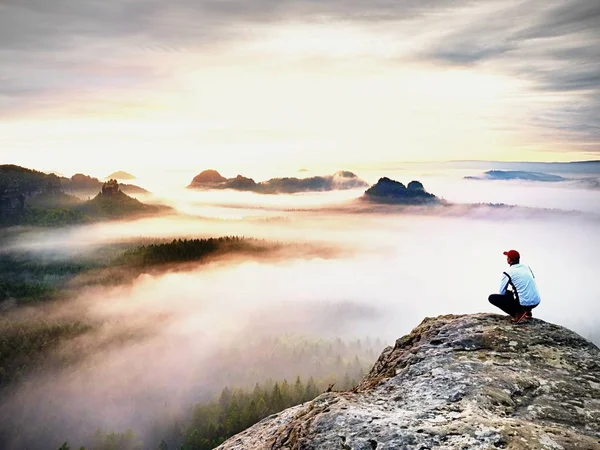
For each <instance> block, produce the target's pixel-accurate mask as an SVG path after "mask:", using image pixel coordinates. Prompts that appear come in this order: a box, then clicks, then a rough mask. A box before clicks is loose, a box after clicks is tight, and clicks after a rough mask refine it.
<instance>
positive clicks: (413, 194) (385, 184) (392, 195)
mask: <svg viewBox="0 0 600 450" xmlns="http://www.w3.org/2000/svg"><path fill="white" fill-rule="evenodd" d="M361 199H362V200H365V201H369V202H372V203H384V204H394V205H423V204H436V203H440V200H439V199H438V198H437V197H436V196H435V195H433V194H430V193H429V192H427V191H426V190H425V187H424V186H423V184H422V183H421V182H420V181H411V182H410V183H408V186H405V185H404V184H402V183H400V182H398V181H395V180H391V179H389V178H387V177H383V178H380V179H379V181H378V182H377V183H376V184H374V185H373V186H371V187H370V188H369V189H367V190H366V191H365V193H364V195H363V196H362V197H361Z"/></svg>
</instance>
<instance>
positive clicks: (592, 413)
mask: <svg viewBox="0 0 600 450" xmlns="http://www.w3.org/2000/svg"><path fill="white" fill-rule="evenodd" d="M493 448H509V449H523V450H525V449H565V450H568V449H575V448H577V449H600V351H599V350H598V348H597V347H596V346H595V345H594V344H592V343H591V342H589V341H587V340H586V339H584V338H582V337H581V336H579V335H577V334H576V333H574V332H572V331H570V330H567V329H565V328H563V327H560V326H557V325H553V324H550V323H547V322H544V321H542V320H539V319H533V320H531V321H529V322H527V323H524V324H519V325H513V324H511V323H510V322H509V321H508V320H507V319H506V317H502V316H498V315H494V314H476V315H466V316H453V315H448V316H440V317H437V318H427V319H425V320H424V321H423V322H422V323H421V324H420V325H419V326H418V327H417V328H415V329H414V330H413V331H412V332H411V333H410V334H408V335H407V336H404V337H403V338H401V339H399V340H398V341H396V344H395V346H394V347H388V348H386V349H385V350H384V351H383V353H382V355H381V356H380V358H379V359H378V361H377V362H376V363H375V365H374V367H373V369H372V370H371V372H370V373H369V375H368V376H366V377H365V378H364V379H363V380H362V381H361V383H360V384H359V386H358V387H357V388H356V389H355V390H353V391H352V392H328V393H325V394H322V395H320V396H319V397H317V398H316V399H315V400H313V401H311V402H308V403H305V404H303V405H299V406H296V407H294V408H290V409H287V410H285V411H283V412H282V413H280V414H276V415H272V416H269V417H267V418H266V419H264V420H263V421H261V422H259V423H258V424H256V425H254V426H253V427H251V428H249V429H248V430H246V431H244V432H242V433H240V434H238V435H236V436H234V437H232V438H231V439H229V440H227V441H226V442H225V443H224V444H223V445H221V446H220V447H219V449H221V450H234V449H236V450H241V449H244V450H245V449H297V450H309V449H341V450H372V449H377V450H383V449H415V450H416V449H421V450H425V449H493Z"/></svg>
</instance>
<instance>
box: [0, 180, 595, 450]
mask: <svg viewBox="0 0 600 450" xmlns="http://www.w3.org/2000/svg"><path fill="white" fill-rule="evenodd" d="M438 182H439V183H440V184H439V186H444V185H445V184H444V183H443V179H442V180H441V181H438ZM472 183H480V182H472ZM430 185H435V180H433V179H432V180H430V181H429V182H428V183H426V186H428V187H429V186H430ZM469 185H470V183H469V182H467V181H461V186H463V189H464V188H465V187H467V186H469ZM445 186H446V189H448V187H447V185H445ZM500 186H503V187H501V188H500V189H499V190H498V191H497V192H498V193H504V197H505V198H506V197H507V195H508V196H510V192H511V189H510V188H507V187H506V185H500ZM544 189H546V190H545V191H543V192H545V193H548V192H550V191H549V190H548V189H556V192H567V193H569V192H571V193H572V190H571V189H569V188H562V189H559V188H544ZM448 192H449V191H445V192H440V193H442V194H444V193H445V194H448ZM478 192H480V193H481V192H487V193H488V194H489V191H485V190H484V191H481V190H480V191H478ZM519 192H520V193H521V201H522V202H529V201H531V202H533V201H535V199H536V198H538V195H540V192H542V191H538V190H537V188H535V187H532V186H530V185H521V186H519ZM220 194H221V193H219V195H220ZM457 194H458V193H457V192H455V193H454V194H453V195H457ZM596 194H597V193H596ZM189 195H190V197H187V200H186V202H187V203H188V204H189V203H193V200H192V199H193V198H194V197H195V198H196V202H197V205H196V207H197V208H199V209H201V208H202V207H205V206H206V205H205V203H204V202H203V201H202V200H204V201H205V200H206V199H207V198H209V197H207V196H206V193H191V194H189ZM253 195H254V196H255V197H252V198H253V199H254V201H255V202H256V204H255V205H254V208H250V209H249V210H248V211H254V212H255V213H256V211H257V208H259V209H258V211H259V212H260V211H262V212H264V211H270V213H276V214H277V217H279V219H273V217H268V215H266V216H262V217H261V216H260V214H258V216H252V217H246V216H245V211H244V209H243V207H240V206H239V205H238V206H237V207H235V206H231V205H230V206H228V207H227V208H224V209H225V211H227V214H230V213H231V212H232V211H234V210H236V209H238V214H239V216H240V217H238V218H235V219H231V218H219V217H218V212H219V209H220V206H219V200H222V198H221V197H217V198H214V199H213V204H211V205H209V206H210V208H212V209H211V211H212V212H213V216H212V217H210V218H207V217H201V216H200V215H198V216H196V217H194V216H192V215H188V216H186V217H185V218H183V217H176V216H172V217H166V218H157V219H145V220H142V221H134V222H115V223H107V224H96V225H86V226H82V227H76V228H72V229H69V230H54V231H52V230H51V231H36V232H35V233H31V234H24V235H23V237H24V238H23V239H22V240H15V241H13V242H14V243H15V245H16V248H19V249H27V250H29V251H32V252H34V254H35V253H37V252H40V253H42V254H54V255H55V256H57V257H60V258H65V257H69V256H72V255H73V254H77V255H82V254H83V255H85V254H86V253H88V252H90V251H91V250H92V249H98V248H99V247H101V246H103V245H106V244H109V243H111V242H119V241H123V240H131V239H133V238H137V237H141V236H147V237H161V238H169V237H176V236H186V235H187V236H196V237H198V236H209V235H212V236H215V235H225V234H244V235H247V236H252V237H261V238H267V239H269V240H277V241H282V242H293V243H301V244H306V245H310V246H315V247H314V248H318V246H319V245H328V246H329V247H330V248H334V249H337V250H338V251H337V252H329V253H327V254H324V253H320V252H318V251H315V252H313V253H310V252H302V253H299V252H298V248H297V247H294V246H291V247H289V248H288V249H287V250H284V252H283V253H280V254H279V255H278V258H277V259H273V258H272V259H264V260H254V261H251V260H247V259H244V258H237V259H236V258H234V259H230V260H221V261H216V262H214V263H211V264H208V265H202V266H194V265H193V264H192V265H187V266H186V267H185V268H184V269H183V270H180V271H178V272H171V273H164V274H155V275H149V274H146V275H141V276H139V277H138V278H137V279H136V280H135V281H134V282H133V283H131V284H126V285H122V286H115V287H112V288H100V287H88V288H84V289H82V290H81V291H79V292H78V293H77V295H75V297H74V298H72V299H70V300H67V301H65V302H63V303H56V304H54V305H52V306H50V307H48V308H43V309H41V310H31V309H27V310H21V311H19V310H17V311H15V312H14V314H13V315H12V316H11V317H10V318H11V320H13V321H14V322H15V323H18V321H25V322H26V321H27V320H31V318H32V316H35V314H38V315H43V316H44V317H45V319H46V320H53V319H55V318H62V319H65V318H67V319H69V320H81V321H82V322H84V323H88V324H90V325H91V326H92V327H93V329H92V330H91V331H90V332H89V333H87V334H84V335H83V336H80V337H78V338H75V339H72V340H70V341H69V342H67V343H65V344H64V345H63V346H61V347H60V348H59V349H58V350H57V351H58V352H59V353H60V352H62V354H68V355H72V356H73V357H74V358H75V357H76V358H75V359H74V361H76V363H75V364H74V365H72V366H70V367H68V368H66V369H61V370H56V371H50V372H42V373H38V374H34V375H32V376H31V377H30V378H29V379H28V380H27V382H26V383H24V384H22V385H21V387H20V388H19V389H16V390H15V391H14V392H12V394H11V395H9V396H8V397H6V398H5V399H3V402H2V405H3V406H2V408H1V410H0V413H1V414H3V417H5V419H6V421H5V422H4V423H10V424H11V425H10V427H11V428H12V430H22V431H25V430H26V434H27V435H28V436H29V437H30V438H32V439H42V438H43V437H44V436H48V435H49V434H48V433H49V431H48V430H53V431H52V433H53V435H54V436H56V440H57V443H58V444H57V445H60V444H61V443H62V442H58V441H59V440H61V439H63V440H64V439H70V440H71V441H76V442H77V441H78V440H85V438H86V436H87V435H89V433H93V431H94V430H95V429H96V428H98V427H102V428H104V429H107V430H110V431H123V430H124V429H126V428H128V427H131V428H133V429H135V430H136V431H137V433H138V434H139V435H140V436H142V437H148V436H149V435H151V433H152V430H153V429H154V428H155V426H156V424H157V423H158V424H160V423H165V422H167V421H169V420H173V419H174V418H177V417H180V416H181V417H185V415H186V413H187V411H188V409H187V408H188V407H189V406H190V403H192V402H194V401H200V400H202V399H205V398H211V396H212V395H214V393H215V392H218V391H219V390H220V389H221V388H222V387H223V384H226V383H235V382H236V381H237V382H239V383H243V382H249V383H251V384H252V383H253V381H254V380H248V379H247V376H246V375H245V374H246V370H245V369H246V367H247V365H251V363H252V362H253V361H256V359H260V358H263V357H264V354H265V352H266V353H267V354H268V347H264V346H263V347H261V346H260V345H259V344H260V342H261V340H263V339H272V338H276V337H281V338H284V339H293V336H299V335H303V336H312V337H316V338H335V337H341V338H343V339H356V338H361V339H364V338H365V336H370V337H371V338H375V337H378V338H381V339H382V340H383V342H384V344H382V346H383V345H385V344H390V343H392V342H393V341H394V339H396V338H398V337H400V336H402V335H403V334H405V333H407V332H408V331H409V330H410V329H411V328H413V327H414V326H416V325H417V324H418V323H419V322H420V321H421V320H422V319H423V318H424V317H426V316H436V315H439V314H448V313H455V314H461V313H473V312H480V311H495V309H494V308H493V307H492V306H491V305H490V304H489V303H488V302H487V296H488V294H490V293H492V292H494V291H495V290H496V289H497V286H498V283H499V280H500V278H501V275H502V271H503V270H505V267H506V262H505V259H504V256H503V255H502V252H503V251H504V250H507V249H510V248H516V249H518V250H519V251H520V252H521V254H522V257H523V262H524V263H526V264H529V265H531V267H532V268H533V270H534V272H535V274H536V279H537V281H538V283H539V288H540V291H541V295H542V301H543V303H542V304H541V305H540V307H539V308H536V310H535V311H534V313H535V315H536V316H538V317H541V318H543V319H544V320H548V321H551V322H554V323H558V324H561V325H565V326H568V327H570V328H572V329H574V330H575V331H577V332H579V333H581V334H583V335H584V336H586V337H588V338H592V339H594V340H595V341H596V342H598V340H599V339H600V336H598V334H597V330H598V327H599V326H600V324H599V323H598V317H600V309H599V308H600V306H599V305H600V298H598V290H597V289H596V285H595V280H596V278H597V277H596V274H597V273H598V272H599V271H600V260H599V259H598V255H597V251H596V249H597V248H598V247H599V246H600V234H599V233H598V218H597V216H596V215H595V214H590V213H588V214H578V213H569V212H567V210H568V209H571V207H572V204H571V203H572V197H565V198H564V199H563V200H562V201H561V202H560V206H561V207H563V211H562V212H549V213H548V212H544V211H539V210H537V212H536V210H533V211H534V212H533V213H532V214H528V215H522V214H518V213H514V212H512V211H511V210H507V211H503V210H497V209H493V208H492V209H485V208H484V209H481V208H479V209H469V208H466V209H464V210H463V212H462V213H460V214H445V215H436V214H432V213H424V212H423V211H422V210H406V211H404V212H395V213H389V212H388V213H381V212H380V213H373V212H371V213H363V214H356V213H354V211H353V210H351V209H345V210H344V209H340V208H339V207H338V209H335V208H333V207H332V206H331V204H330V201H331V199H328V198H327V196H325V197H323V196H314V197H312V198H310V197H309V199H310V203H312V205H311V206H310V208H308V209H305V210H303V211H290V210H289V209H288V208H289V207H293V206H298V205H297V203H296V202H297V201H298V200H297V197H288V196H285V197H281V198H279V200H278V203H277V204H276V205H268V204H266V203H265V202H266V201H267V200H265V196H258V195H256V194H253ZM334 195H335V194H334ZM526 196H527V199H526V198H525V197H526ZM248 198H249V197H247V196H241V197H238V198H237V201H238V202H240V203H243V200H248ZM300 198H303V197H300ZM286 199H287V202H286ZM318 199H320V201H321V202H322V204H323V205H325V207H324V208H323V209H321V210H319V209H317V208H316V207H315V206H314V204H315V203H317V200H318ZM304 201H306V200H304ZM203 205H204V206H203ZM261 205H262V207H263V208H264V209H260V206H261ZM12 239H13V238H11V240H12ZM95 254H96V250H95V251H94V252H91V253H89V255H90V257H94V255H95ZM11 314H12V313H11ZM257 343H258V344H257ZM255 344H256V345H255ZM253 345H254V346H253ZM244 349H248V350H247V351H244ZM381 350H382V348H381V349H379V350H378V351H381ZM236 352H237V353H236ZM225 355H226V356H225ZM236 355H237V356H236ZM79 358H80V359H79ZM265 361H267V360H265ZM309 369H310V365H309V366H305V367H292V366H283V365H277V364H276V363H274V364H272V365H269V364H267V363H266V362H265V364H264V371H265V372H267V373H268V374H269V375H270V376H273V377H284V376H285V377H291V376H293V375H292V374H291V372H294V373H302V374H303V375H304V374H305V373H307V372H305V371H307V370H309ZM286 370H287V371H288V372H286ZM261 376H264V374H261ZM256 381H258V380H256ZM9 419H10V422H9ZM15 445H16V444H15ZM18 447H19V446H18V445H16V447H15V448H18Z"/></svg>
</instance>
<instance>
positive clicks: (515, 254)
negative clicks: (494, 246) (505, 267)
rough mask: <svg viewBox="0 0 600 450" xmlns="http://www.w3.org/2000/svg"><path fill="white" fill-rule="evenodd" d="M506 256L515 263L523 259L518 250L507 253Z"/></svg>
mask: <svg viewBox="0 0 600 450" xmlns="http://www.w3.org/2000/svg"><path fill="white" fill-rule="evenodd" d="M504 254H505V255H506V256H508V257H509V258H510V259H512V260H513V261H517V260H519V259H521V255H520V254H519V252H518V251H516V250H509V251H507V252H504Z"/></svg>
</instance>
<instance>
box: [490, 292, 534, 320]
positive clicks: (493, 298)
mask: <svg viewBox="0 0 600 450" xmlns="http://www.w3.org/2000/svg"><path fill="white" fill-rule="evenodd" d="M488 300H489V301H490V303H491V304H492V305H494V306H497V307H498V308H500V309H501V310H502V311H504V312H505V313H506V314H508V315H509V316H513V317H515V316H516V315H517V314H521V313H523V312H525V311H528V312H531V310H532V309H533V308H535V307H536V306H537V305H533V306H523V305H521V304H520V303H519V300H517V299H516V298H515V297H514V295H513V293H512V292H511V291H506V294H504V295H503V294H492V295H490V296H489V297H488Z"/></svg>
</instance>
